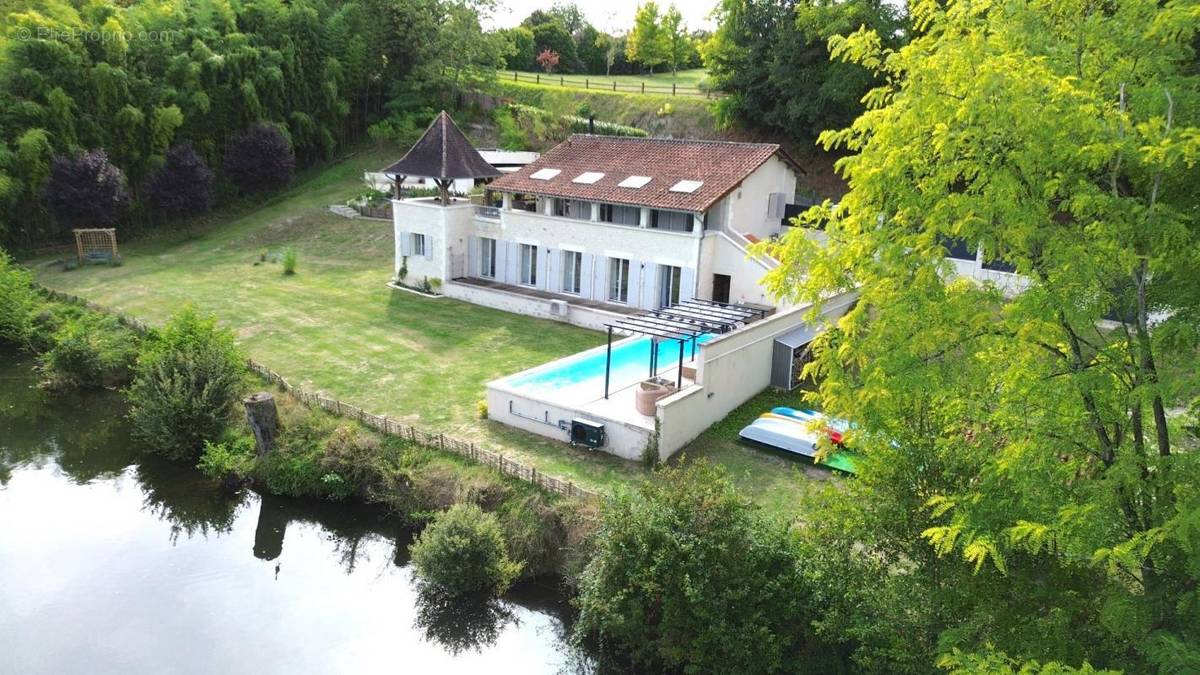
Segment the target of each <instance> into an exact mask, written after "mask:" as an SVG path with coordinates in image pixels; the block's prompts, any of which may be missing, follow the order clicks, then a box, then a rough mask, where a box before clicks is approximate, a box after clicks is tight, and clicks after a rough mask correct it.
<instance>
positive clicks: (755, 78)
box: [701, 0, 907, 142]
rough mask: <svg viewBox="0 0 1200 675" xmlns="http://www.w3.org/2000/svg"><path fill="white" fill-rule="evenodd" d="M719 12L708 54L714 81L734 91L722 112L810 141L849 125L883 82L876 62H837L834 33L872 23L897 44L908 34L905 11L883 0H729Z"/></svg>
mask: <svg viewBox="0 0 1200 675" xmlns="http://www.w3.org/2000/svg"><path fill="white" fill-rule="evenodd" d="M715 16H716V19H717V21H718V26H717V30H716V31H715V32H714V33H713V34H712V36H711V37H710V38H709V40H708V41H706V42H705V43H704V44H703V45H702V47H701V54H702V56H703V58H704V66H705V68H707V69H708V72H709V82H710V83H711V85H712V86H713V87H714V88H715V89H717V90H718V91H721V92H724V93H725V94H726V96H724V97H722V98H721V99H720V101H719V102H718V110H717V112H718V115H719V117H720V118H721V119H722V120H723V121H724V122H725V123H727V124H733V123H739V124H745V125H748V126H752V127H759V128H762V129H765V130H769V131H772V132H775V133H780V134H786V135H787V136H790V137H791V138H793V139H795V140H798V141H802V142H812V141H814V140H815V139H816V137H817V135H818V134H820V133H821V132H822V131H824V130H826V129H837V128H841V127H843V126H846V125H847V124H849V123H850V122H851V121H852V120H853V119H854V118H855V117H857V116H858V115H859V114H860V113H861V112H862V111H863V106H862V103H861V99H862V97H863V95H864V94H866V93H867V91H868V90H870V89H871V88H872V87H874V86H876V85H877V84H878V83H879V82H880V81H879V80H878V78H877V76H876V75H875V74H874V73H873V72H872V71H871V69H870V68H866V67H864V66H862V65H860V64H858V63H852V62H847V61H842V60H833V61H831V60H830V55H829V48H828V42H829V40H830V38H832V37H834V36H839V35H849V34H850V33H851V32H853V31H855V30H858V29H859V28H860V27H863V26H865V27H867V28H868V29H871V30H874V31H875V32H876V33H877V34H878V35H879V36H880V40H881V41H882V42H883V44H884V45H887V46H891V47H895V46H898V45H899V44H901V43H902V42H903V40H904V39H905V38H906V35H907V30H906V28H905V23H906V22H905V20H904V18H903V15H902V12H901V11H900V10H898V9H897V8H896V7H895V5H894V4H893V3H888V2H883V1H882V0H847V1H846V2H830V1H826V0H785V1H784V2H777V1H774V0H722V2H721V3H720V4H719V5H718V6H717V8H716V10H715Z"/></svg>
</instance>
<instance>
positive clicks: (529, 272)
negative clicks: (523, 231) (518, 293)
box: [521, 244, 538, 286]
mask: <svg viewBox="0 0 1200 675" xmlns="http://www.w3.org/2000/svg"><path fill="white" fill-rule="evenodd" d="M537 259H538V251H537V247H536V246H533V245H530V244H521V283H522V284H525V285H526V286H537Z"/></svg>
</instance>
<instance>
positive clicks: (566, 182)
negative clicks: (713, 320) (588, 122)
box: [488, 134, 795, 212]
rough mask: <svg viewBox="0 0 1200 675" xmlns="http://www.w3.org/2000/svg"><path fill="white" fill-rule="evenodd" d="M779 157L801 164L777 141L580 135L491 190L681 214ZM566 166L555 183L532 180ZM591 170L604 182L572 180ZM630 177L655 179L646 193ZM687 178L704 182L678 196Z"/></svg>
mask: <svg viewBox="0 0 1200 675" xmlns="http://www.w3.org/2000/svg"><path fill="white" fill-rule="evenodd" d="M776 154H778V155H779V156H780V159H783V160H784V161H785V162H787V163H788V164H789V165H792V166H793V167H795V163H794V162H793V161H792V160H791V159H790V158H789V157H788V156H787V155H786V154H785V153H783V151H782V150H781V149H780V147H779V146H778V145H776V144H774V143H730V142H725V141H689V140H672V139H664V138H626V137H619V136H592V135H588V134H574V135H572V136H571V137H570V138H569V139H567V140H566V141H563V142H562V143H559V144H558V145H556V146H554V147H553V148H552V149H551V150H550V151H549V152H546V153H545V154H543V155H542V156H541V157H540V158H539V159H538V160H537V161H536V162H533V163H532V164H529V165H528V166H525V167H523V168H521V169H520V170H519V171H516V172H514V173H510V174H506V175H504V176H501V177H500V178H497V179H496V180H495V181H493V182H492V183H491V184H490V185H489V186H488V187H489V188H491V189H493V190H499V191H502V192H519V193H523V194H537V195H547V196H553V197H567V198H570V199H584V200H589V201H598V202H610V203H613V204H628V205H634V206H649V207H652V208H658V209H673V210H678V211H695V212H703V211H707V210H708V209H709V207H711V206H712V205H713V204H715V203H717V202H718V201H720V199H721V198H722V197H724V196H725V195H727V194H729V192H730V191H732V190H733V189H734V188H736V187H737V186H738V185H739V184H740V183H741V182H742V181H743V180H745V179H746V177H747V176H749V175H750V174H751V173H753V172H754V170H755V169H757V168H758V167H759V166H762V164H763V163H764V162H766V161H767V160H768V159H770V158H771V157H772V156H775V155H776ZM541 169H558V170H559V173H558V174H557V175H556V176H554V177H553V178H551V179H550V180H537V179H534V178H530V176H531V175H532V174H533V173H535V172H537V171H538V170H541ZM587 172H600V173H603V174H604V177H603V178H601V179H600V180H598V181H596V182H594V183H590V184H588V183H575V182H572V181H573V179H574V178H576V177H577V176H579V175H581V174H583V173H587ZM630 176H649V177H650V178H651V180H650V182H649V183H646V184H645V185H644V186H643V187H640V188H630V187H620V185H619V183H620V182H621V181H624V180H625V179H626V178H629V177H630ZM679 181H700V182H701V185H700V187H698V188H696V189H695V191H693V192H672V191H671V187H672V186H673V185H675V184H676V183H678V182H679Z"/></svg>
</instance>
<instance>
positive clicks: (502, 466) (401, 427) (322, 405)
mask: <svg viewBox="0 0 1200 675" xmlns="http://www.w3.org/2000/svg"><path fill="white" fill-rule="evenodd" d="M38 288H39V289H40V290H41V292H42V293H44V294H45V295H46V296H47V297H49V298H50V299H52V300H57V301H59V302H65V303H70V304H74V305H79V306H81V307H85V308H87V309H89V310H92V311H94V312H99V313H103V314H108V315H110V316H113V317H115V318H116V319H117V321H118V322H120V323H121V325H123V326H127V327H129V328H131V329H133V330H135V331H137V332H139V333H147V332H149V330H150V326H149V325H148V324H146V323H145V322H143V321H142V320H140V319H136V318H134V317H131V316H127V315H125V314H123V313H121V312H118V311H115V310H113V309H110V308H108V307H105V306H103V305H99V304H97V303H95V302H92V301H91V300H88V299H86V298H82V297H79V296H77V295H72V294H70V293H64V292H62V291H57V290H54V289H51V288H47V287H45V286H41V285H38ZM246 366H247V368H248V369H249V370H250V372H252V373H254V374H255V375H257V376H258V377H259V378H261V379H263V380H264V381H266V382H267V383H269V384H272V385H275V386H277V387H279V389H280V390H282V391H284V392H285V393H286V394H287V395H289V396H291V397H292V398H294V399H296V400H297V401H299V402H300V403H302V404H303V405H304V406H306V407H308V408H310V409H313V408H317V409H321V410H324V411H325V412H328V413H330V414H332V415H336V416H338V417H342V418H346V419H351V420H355V421H357V422H359V423H361V424H363V425H364V426H366V427H369V428H371V429H374V430H375V431H378V432H379V433H381V434H384V435H386V436H391V437H394V438H399V439H402V440H405V441H408V442H410V443H412V444H414V445H418V446H421V447H424V448H429V449H432V450H439V451H442V452H449V453H453V454H456V455H458V456H460V457H464V458H466V459H468V460H470V461H472V462H475V463H477V464H482V465H483V466H487V467H491V468H493V469H495V470H496V471H499V472H500V473H501V474H503V475H506V476H510V477H512V478H516V479H517V480H521V481H525V482H527V483H531V484H533V485H535V486H537V487H539V488H541V489H543V490H546V491H547V492H553V493H556V494H560V495H564V496H566V497H571V498H576V499H585V500H590V501H593V502H599V501H601V500H602V499H603V495H601V494H600V493H599V492H596V491H594V490H589V489H587V488H584V487H580V486H579V485H576V484H575V483H574V482H573V481H570V480H567V479H565V478H559V477H557V476H554V475H551V474H548V473H545V472H542V471H538V470H537V469H536V468H535V467H532V466H529V465H528V464H525V463H524V462H521V461H519V460H515V459H512V458H511V457H506V456H505V455H504V453H502V452H499V451H497V450H493V449H490V448H487V447H484V446H482V445H480V444H478V443H475V442H473V441H467V440H463V439H460V438H455V437H453V436H448V435H446V434H445V433H442V432H438V431H430V430H427V429H421V428H420V427H417V426H415V425H412V424H405V423H403V422H399V421H397V420H394V419H391V418H389V417H388V416H387V415H377V414H375V413H372V412H369V411H367V410H363V409H362V408H361V407H359V406H356V405H353V404H350V403H346V402H344V401H341V400H338V399H336V398H331V397H328V396H323V395H321V394H319V393H316V392H312V391H308V390H307V389H304V388H303V387H298V386H296V385H293V384H292V383H291V382H288V380H287V378H285V377H283V376H282V375H280V374H279V373H277V372H275V371H274V370H271V369H270V368H268V367H267V366H265V365H263V364H261V363H258V362H257V361H255V360H254V359H247V360H246Z"/></svg>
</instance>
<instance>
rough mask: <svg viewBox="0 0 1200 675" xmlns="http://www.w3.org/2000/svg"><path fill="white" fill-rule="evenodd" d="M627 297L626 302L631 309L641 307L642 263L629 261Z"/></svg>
mask: <svg viewBox="0 0 1200 675" xmlns="http://www.w3.org/2000/svg"><path fill="white" fill-rule="evenodd" d="M626 283H628V284H629V297H628V300H627V302H628V303H629V305H630V306H631V307H643V306H644V305H643V304H642V283H643V281H642V261H640V260H630V261H629V279H628V280H626Z"/></svg>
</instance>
